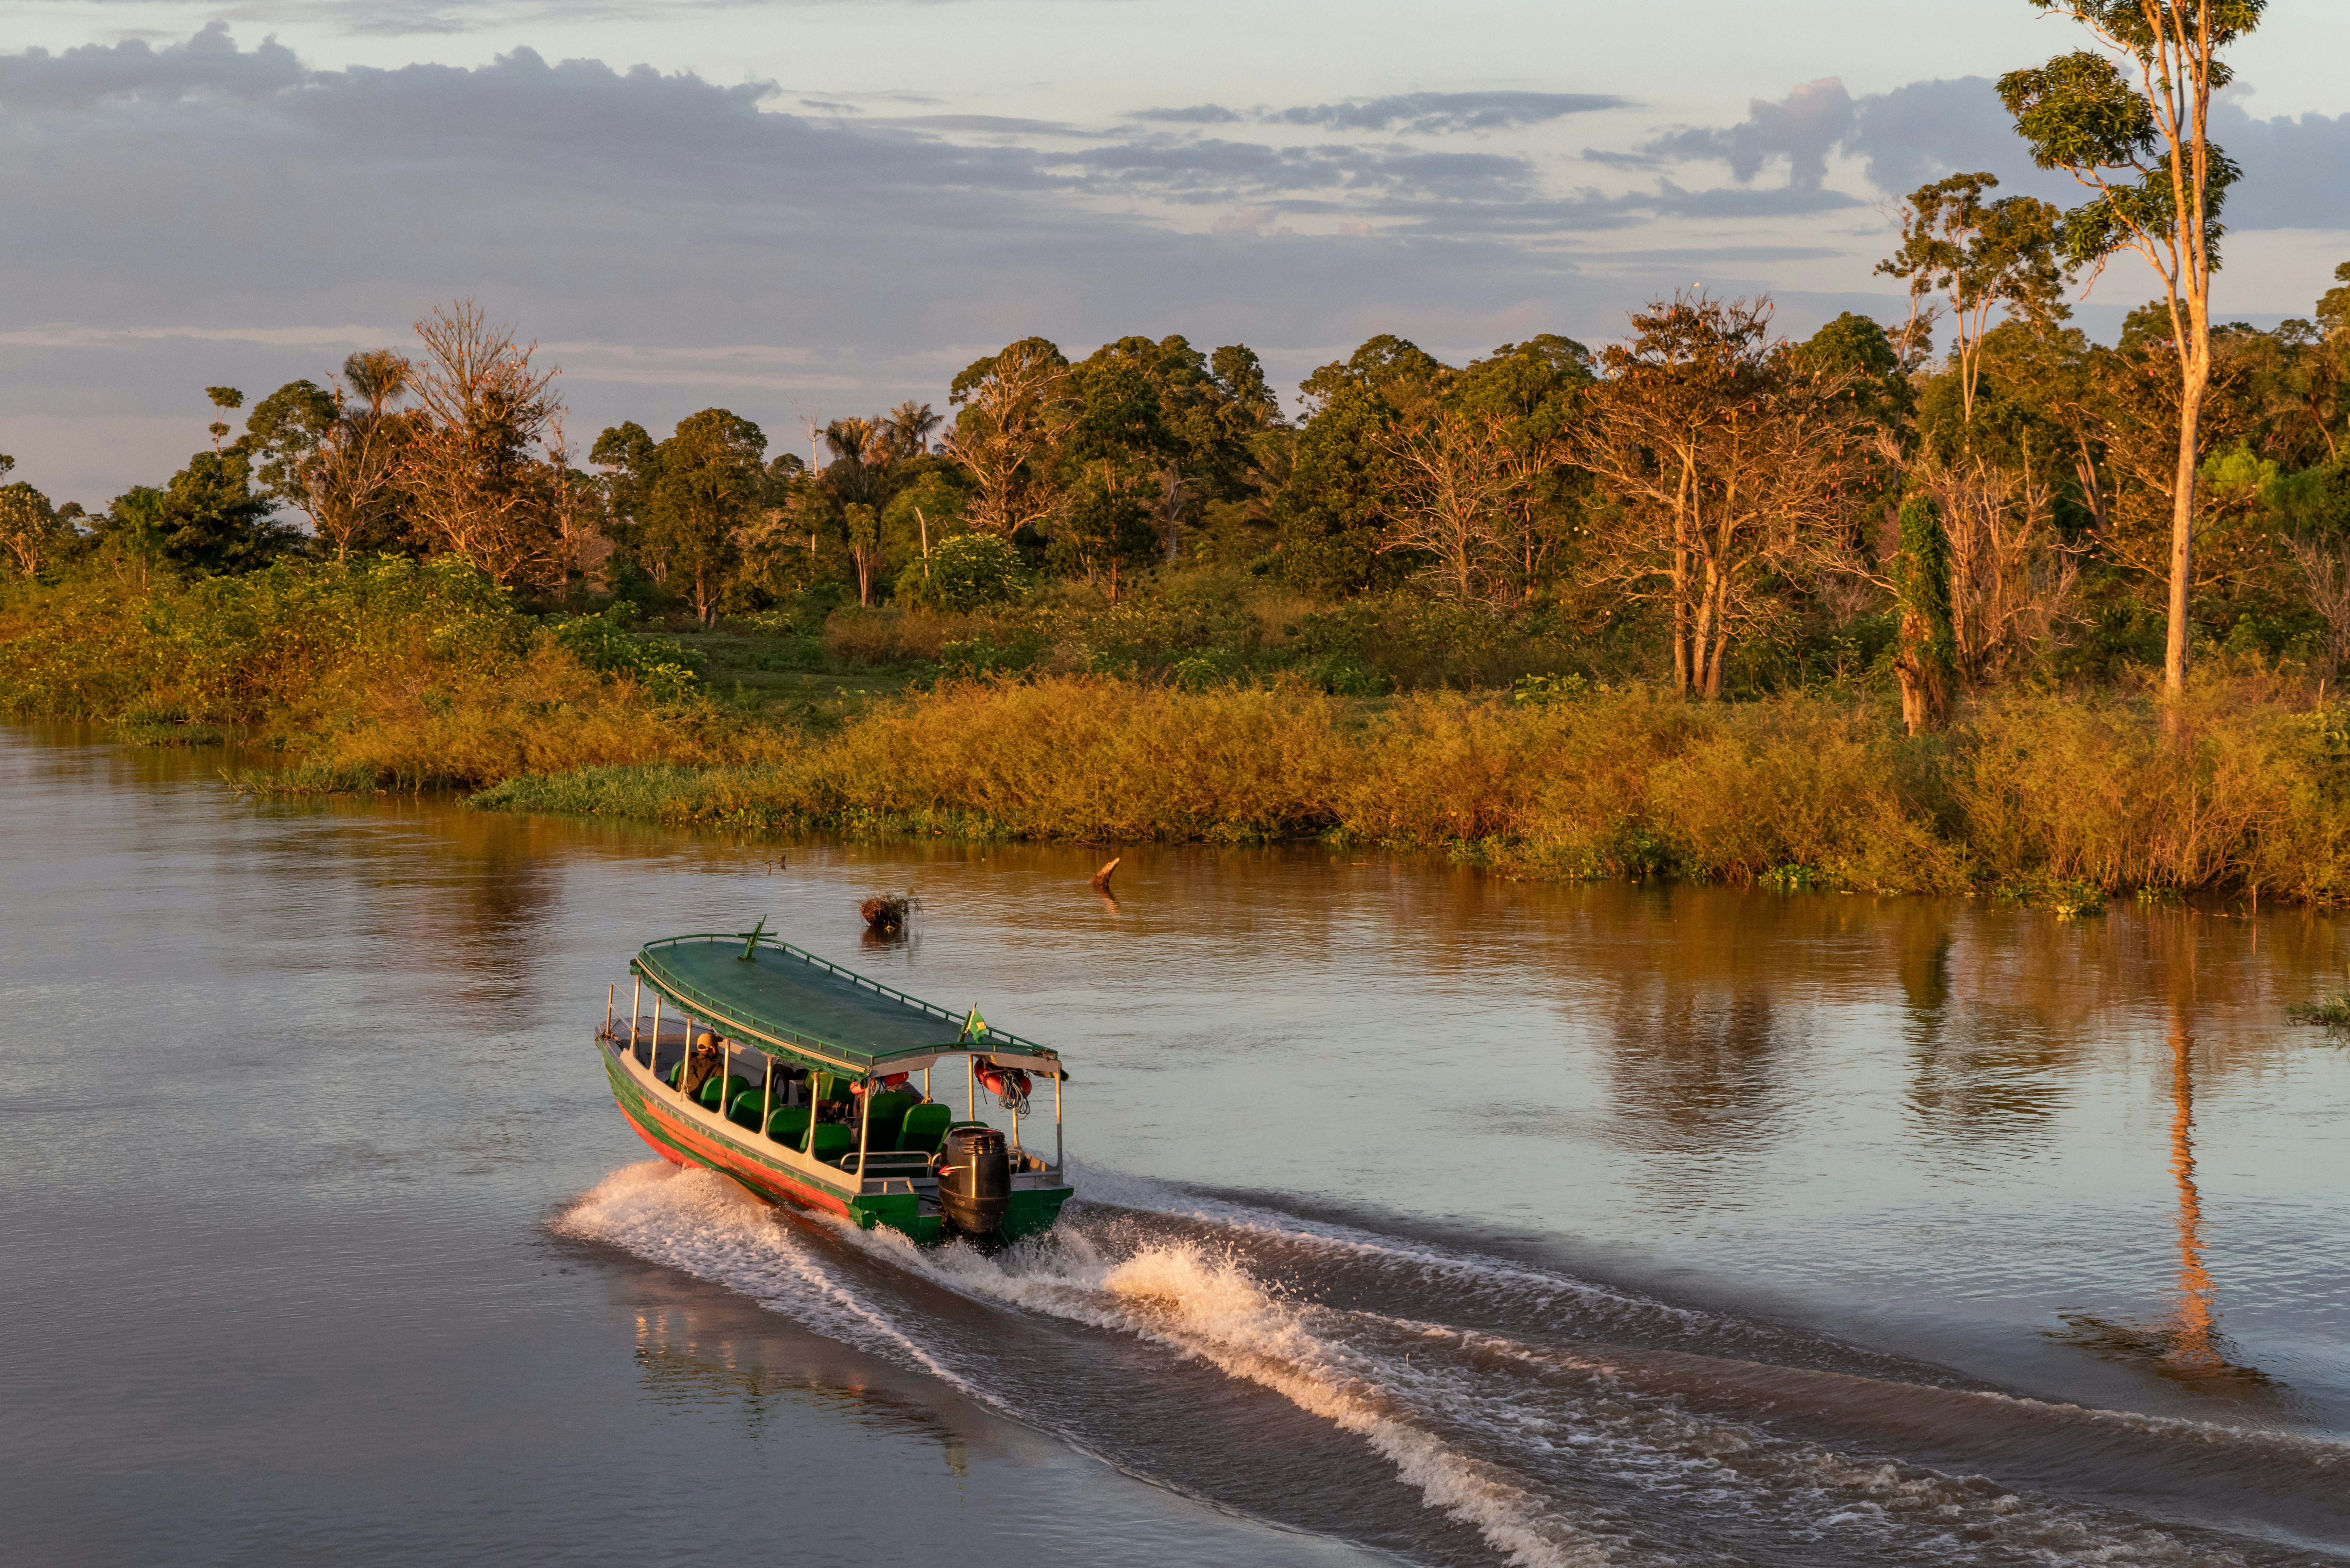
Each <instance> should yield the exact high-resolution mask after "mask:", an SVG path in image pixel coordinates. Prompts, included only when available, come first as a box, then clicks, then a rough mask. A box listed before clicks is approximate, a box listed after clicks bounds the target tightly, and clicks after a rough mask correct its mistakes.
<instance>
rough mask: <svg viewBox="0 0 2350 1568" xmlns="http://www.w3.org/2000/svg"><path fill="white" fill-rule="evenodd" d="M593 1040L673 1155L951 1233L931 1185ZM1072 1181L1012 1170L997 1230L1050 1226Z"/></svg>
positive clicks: (874, 1220)
mask: <svg viewBox="0 0 2350 1568" xmlns="http://www.w3.org/2000/svg"><path fill="white" fill-rule="evenodd" d="M597 1046H598V1051H599V1052H600V1054H602V1056H603V1058H604V1072H605V1075H606V1077H607V1078H608V1080H609V1081H610V1084H611V1088H612V1099H613V1102H614V1104H616V1105H617V1106H619V1111H620V1115H621V1116H624V1117H626V1118H627V1119H628V1123H629V1127H632V1128H634V1129H635V1130H636V1134H637V1136H638V1137H640V1138H642V1139H644V1140H645V1143H646V1145H647V1147H650V1148H651V1149H652V1151H653V1152H654V1153H655V1154H657V1155H659V1156H660V1157H661V1158H663V1159H666V1160H668V1161H669V1162H670V1163H671V1164H672V1165H678V1166H699V1167H701V1168H703V1169H705V1170H714V1171H716V1172H717V1173H718V1174H720V1175H721V1176H723V1177H726V1178H728V1179H730V1180H732V1181H733V1182H735V1183H736V1184H737V1185H739V1186H740V1187H742V1189H743V1190H744V1191H746V1192H748V1193H750V1194H751V1195H752V1196H753V1197H754V1198H757V1199H761V1200H762V1201H764V1202H767V1203H775V1204H783V1203H789V1204H792V1205H795V1207H798V1208H802V1209H816V1210H822V1211H824V1212H826V1213H828V1214H837V1215H839V1216H840V1217H841V1218H843V1219H845V1220H849V1221H851V1222H853V1223H855V1224H856V1225H858V1226H859V1227H861V1228H863V1229H865V1230H868V1231H869V1230H872V1229H873V1228H874V1227H876V1226H878V1225H886V1226H888V1227H889V1229H890V1230H892V1231H899V1232H901V1233H902V1234H904V1235H906V1236H909V1237H910V1238H912V1239H913V1240H914V1241H919V1242H924V1243H931V1242H937V1241H943V1240H945V1239H946V1237H947V1236H948V1235H950V1234H951V1233H952V1232H951V1230H949V1229H948V1228H947V1227H946V1226H945V1225H944V1223H943V1221H942V1220H941V1216H940V1213H939V1209H938V1203H937V1198H936V1194H935V1193H925V1192H923V1191H921V1190H919V1189H917V1188H916V1187H915V1185H914V1184H913V1183H912V1182H910V1181H908V1180H906V1179H903V1178H890V1179H881V1178H876V1179H871V1180H860V1179H858V1177H856V1176H854V1175H851V1174H850V1173H849V1172H847V1171H844V1170H841V1169H840V1168H837V1167H836V1166H830V1165H827V1164H825V1163H824V1162H823V1161H821V1160H817V1159H814V1158H810V1157H808V1156H806V1155H804V1154H802V1153H800V1152H799V1151H798V1150H796V1149H793V1148H789V1147H785V1146H783V1145H780V1144H777V1143H775V1141H774V1140H772V1139H770V1138H767V1137H762V1136H761V1135H759V1134H757V1133H754V1132H753V1131H751V1130H750V1129H749V1128H747V1127H740V1126H737V1125H736V1124H734V1123H733V1122H730V1121H727V1120H725V1119H724V1118H723V1117H721V1116H718V1115H717V1113H716V1112H714V1111H711V1110H707V1109H705V1108H703V1107H702V1106H698V1105H692V1104H689V1103H688V1102H687V1101H686V1100H685V1099H684V1098H683V1097H681V1096H679V1095H678V1093H677V1092H676V1091H675V1090H674V1089H671V1088H669V1087H667V1086H665V1085H661V1084H660V1082H659V1080H657V1079H656V1078H654V1077H653V1075H651V1073H650V1072H649V1071H648V1070H647V1069H646V1068H645V1066H644V1064H642V1063H641V1062H639V1061H637V1060H636V1059H635V1058H634V1057H633V1056H632V1055H631V1054H629V1052H627V1051H626V1050H625V1049H622V1048H619V1047H618V1046H617V1044H616V1043H615V1042H612V1041H609V1040H601V1039H599V1040H598V1042H597ZM1023 1180H1024V1181H1025V1182H1026V1183H1027V1184H1026V1185H1022V1181H1023ZM924 1185H925V1186H928V1185H931V1184H928V1183H925V1184H924ZM1072 1190H1073V1189H1071V1188H1070V1187H1068V1186H1067V1185H1066V1183H1064V1182H1062V1181H1060V1180H1058V1179H1053V1178H1045V1179H1038V1178H1035V1177H1026V1178H1023V1179H1015V1182H1014V1189H1013V1192H1012V1201H1011V1204H1010V1206H1009V1208H1008V1209H1007V1210H1006V1212H1005V1214H1004V1218H1003V1230H1002V1231H1000V1232H998V1235H999V1236H1000V1237H1001V1239H1003V1240H1006V1241H1009V1240H1013V1239H1015V1238H1017V1237H1021V1236H1026V1235H1033V1234H1035V1233H1036V1232H1037V1231H1047V1230H1050V1229H1051V1228H1052V1226H1053V1223H1054V1221H1055V1220H1058V1219H1059V1218H1060V1213H1061V1206H1062V1205H1063V1204H1064V1203H1066V1202H1067V1201H1068V1199H1069V1197H1070V1195H1071V1193H1072Z"/></svg>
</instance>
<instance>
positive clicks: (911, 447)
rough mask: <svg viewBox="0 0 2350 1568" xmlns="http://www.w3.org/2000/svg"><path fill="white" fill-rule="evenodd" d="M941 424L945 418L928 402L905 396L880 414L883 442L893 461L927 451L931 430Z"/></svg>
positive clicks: (929, 445) (905, 459)
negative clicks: (934, 411)
mask: <svg viewBox="0 0 2350 1568" xmlns="http://www.w3.org/2000/svg"><path fill="white" fill-rule="evenodd" d="M944 423H946V421H945V419H943V418H942V417H941V416H940V415H938V414H935V413H932V412H931V405H930V404H928V403H923V402H917V401H915V400H913V399H911V398H908V399H907V400H905V401H904V402H902V403H899V405H898V406H897V407H896V408H894V409H891V410H889V412H888V413H887V414H885V415H883V416H882V419H881V439H882V442H883V444H884V445H885V446H887V447H888V448H889V457H890V459H891V461H892V462H910V461H911V460H912V459H914V458H918V457H920V456H923V455H924V454H926V453H927V452H929V451H930V450H931V432H933V431H936V430H937V429H938V428H939V427H940V426H941V425H942V424H944Z"/></svg>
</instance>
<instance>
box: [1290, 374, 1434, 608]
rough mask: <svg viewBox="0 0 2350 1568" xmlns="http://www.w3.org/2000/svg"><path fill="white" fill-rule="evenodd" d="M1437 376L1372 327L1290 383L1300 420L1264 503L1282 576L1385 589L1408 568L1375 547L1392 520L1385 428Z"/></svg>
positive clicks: (1422, 401) (1405, 413)
mask: <svg viewBox="0 0 2350 1568" xmlns="http://www.w3.org/2000/svg"><path fill="white" fill-rule="evenodd" d="M1445 376H1446V370H1445V367H1444V366H1443V365H1442V364H1441V363H1440V362H1439V361H1438V360H1437V358H1436V357H1435V356H1434V355H1432V354H1430V353H1429V352H1428V351H1427V350H1425V349H1423V348H1420V347H1419V345H1418V344H1416V343H1412V342H1409V341H1408V340H1407V339H1404V338H1401V337H1394V336H1392V335H1390V334H1388V333H1381V334H1380V335H1379V336H1378V337H1373V338H1371V339H1369V340H1368V341H1367V342H1366V343H1364V344H1363V346H1362V347H1361V348H1357V349H1356V350H1355V352H1354V353H1353V354H1351V355H1349V356H1348V357H1347V358H1346V359H1344V360H1339V361H1334V362H1333V363H1331V364H1327V365H1325V366H1323V367H1322V368H1321V369H1318V370H1316V371H1315V372H1314V374H1312V375H1311V376H1308V377H1307V378H1306V379H1305V380H1304V381H1303V382H1301V383H1300V384H1299V388H1298V389H1299V390H1300V391H1302V392H1303V393H1304V394H1305V428H1304V429H1302V430H1301V431H1298V434H1297V443H1296V447H1295V452H1294V453H1293V455H1292V458H1291V462H1290V466H1289V473H1288V477H1287V480H1286V482H1285V483H1284V484H1283V485H1282V487H1281V491H1280V493H1278V494H1277V495H1276V496H1274V503H1273V523H1274V526H1275V527H1276V528H1277V529H1278V530H1279V532H1280V540H1281V543H1280V546H1279V548H1280V552H1281V570H1282V575H1283V576H1285V577H1287V578H1288V579H1289V580H1290V581H1291V582H1293V583H1295V584H1296V585H1297V586H1298V587H1302V588H1305V589H1307V590H1309V591H1311V592H1315V593H1321V594H1344V593H1356V592H1359V591H1361V590H1363V589H1366V588H1377V587H1391V586H1392V585H1394V584H1395V583H1397V582H1399V581H1400V580H1401V579H1402V578H1403V576H1405V575H1406V574H1407V573H1408V572H1409V570H1410V569H1411V562H1410V560H1409V558H1408V557H1407V556H1404V555H1402V554H1401V553H1399V552H1396V551H1390V550H1383V549H1382V548H1381V545H1383V543H1384V542H1385V540H1386V539H1387V536H1388V531H1389V529H1390V528H1391V527H1392V526H1393V525H1394V521H1395V519H1394V515H1393V512H1392V510H1391V508H1390V506H1389V504H1388V503H1389V498H1390V496H1391V493H1392V484H1393V477H1394V476H1393V473H1392V471H1391V467H1390V464H1391V462H1392V458H1391V456H1390V454H1389V452H1388V450H1387V444H1388V430H1389V428H1390V427H1391V426H1392V425H1393V424H1394V423H1395V422H1396V421H1397V420H1398V419H1399V418H1406V417H1411V416H1414V415H1416V414H1418V413H1419V411H1420V410H1422V409H1423V408H1424V407H1425V406H1426V405H1427V404H1428V403H1429V402H1430V401H1431V400H1433V399H1434V398H1435V397H1436V395H1437V393H1438V391H1439V390H1440V389H1441V388H1442V386H1443V385H1444V382H1445Z"/></svg>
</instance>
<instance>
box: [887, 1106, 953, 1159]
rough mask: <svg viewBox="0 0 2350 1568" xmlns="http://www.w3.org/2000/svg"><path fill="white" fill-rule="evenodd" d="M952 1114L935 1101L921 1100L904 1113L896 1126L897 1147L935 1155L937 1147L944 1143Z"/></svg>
mask: <svg viewBox="0 0 2350 1568" xmlns="http://www.w3.org/2000/svg"><path fill="white" fill-rule="evenodd" d="M953 1119H954V1113H953V1112H952V1111H951V1110H949V1109H947V1108H946V1106H942V1105H941V1104H939V1102H938V1101H936V1100H923V1101H921V1102H920V1103H919V1104H917V1105H915V1106H913V1107H912V1108H911V1109H910V1110H909V1111H907V1113H906V1119H905V1120H903V1121H901V1122H899V1124H898V1147H899V1148H902V1149H911V1150H914V1151H916V1152H918V1153H921V1154H936V1153H938V1152H939V1145H941V1143H943V1142H945V1141H946V1136H947V1123H949V1122H951V1121H952V1120H953Z"/></svg>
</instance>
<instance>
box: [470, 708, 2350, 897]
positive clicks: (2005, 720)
mask: <svg viewBox="0 0 2350 1568" xmlns="http://www.w3.org/2000/svg"><path fill="white" fill-rule="evenodd" d="M2332 726H2334V721H2332V720H2330V719H2329V718H2328V717H2327V716H2326V715H2324V714H2321V713H2313V712H2312V711H2308V710H2306V709H2305V708H2303V707H2301V706H2299V705H2298V699H2297V697H2296V695H2295V693H2294V692H2293V691H2291V690H2290V689H2289V688H2287V687H2285V686H2284V685H2282V684H2281V683H2278V682H2275V681H2272V680H2233V681H2213V682H2210V683H2208V684H2207V685H2206V686H2204V687H2202V688H2201V689H2199V691H2198V692H2197V693H2196V695H2195V697H2194V698H2193V699H2192V700H2191V701H2190V702H2189V706H2188V710H2187V713H2186V715H2185V719H2184V722H2183V723H2182V725H2181V733H2180V737H2179V739H2178V740H2177V741H2173V740H2172V739H2170V738H2168V736H2167V735H2166V733H2165V731H2164V728H2163V725H2162V722H2161V718H2160V714H2159V712H2158V710H2157V709H2156V707H2155V705H2154V704H2153V703H2152V702H2151V701H2143V700H2141V701H2119V700H2114V699H2077V698H2057V697H2040V696H2026V695H2018V696H2012V697H2003V698H1997V699H1991V700H1987V701H1982V702H1980V703H1978V704H1977V705H1976V706H1975V707H1974V708H1973V710H1972V711H1970V714H1969V715H1968V717H1967V720H1966V722H1965V723H1964V724H1963V725H1962V726H1961V727H1960V729H1958V730H1956V731H1954V732H1952V733H1951V734H1950V735H1949V736H1946V737H1941V738H1934V739H1928V740H1924V741H1912V740H1910V739H1908V737H1907V736H1905V735H1903V734H1902V733H1901V732H1900V731H1899V728H1898V722H1897V721H1896V719H1895V716H1894V715H1893V714H1892V713H1891V712H1890V711H1880V710H1878V709H1876V708H1872V707H1867V706H1856V705H1853V704H1850V703H1845V702H1836V701H1827V700H1825V699H1818V698H1803V697H1791V698H1784V699H1780V700H1776V701H1770V702H1763V703H1754V704H1742V705H1735V706H1732V705H1719V706H1694V705H1690V704H1686V703H1682V702H1679V701H1673V700H1671V699H1669V698H1668V697H1663V696H1659V695H1657V694H1654V693H1650V692H1648V691H1638V690H1634V691H1619V692H1612V693H1601V694H1597V695H1594V696H1591V697H1588V698H1585V699H1582V700H1578V701H1571V702H1564V703H1559V704H1555V705H1554V706H1551V707H1548V708H1544V709H1527V708H1520V707H1513V706H1512V705H1509V704H1506V703H1503V702H1500V701H1492V700H1490V699H1479V698H1472V697H1466V696H1461V695H1458V694H1443V693H1435V694H1422V695H1417V696H1411V697H1406V698H1402V699H1399V700H1397V701H1394V702H1392V703H1389V704H1387V705H1384V706H1383V707H1379V708H1377V709H1369V710H1367V709H1366V708H1365V707H1364V706H1363V705H1361V704H1356V703H1349V702H1347V701H1345V700H1343V699H1338V698H1333V697H1329V696H1326V695H1324V694H1322V693H1320V692H1317V691H1311V690H1309V689H1307V688H1305V687H1304V686H1303V685H1298V684H1285V683H1277V684H1274V685H1272V686H1259V687H1251V686H1241V685H1233V686H1228V687H1224V688H1221V689H1217V690H1211V691H1203V692H1185V691H1178V690H1175V689H1172V688H1168V687H1163V686H1156V685H1147V684H1140V683H1137V682H1132V681H1125V680H1113V679H1109V678H1105V677H1046V678H1042V679H1038V680H1034V681H1028V682H986V681H982V682H966V683H957V684H949V685H945V686H941V688H940V689H938V690H937V691H931V692H928V693H923V694H919V695H916V696H913V697H910V698H909V699H908V700H906V701H903V702H900V703H897V704H893V705H890V706H888V707H884V708H880V709H877V710H875V711H871V712H869V713H868V714H866V715H865V716H863V717H862V718H860V719H858V720H856V721H854V722H851V723H849V724H848V725H847V727H846V728H845V729H843V730H842V732H840V733H838V734H837V735H834V736H830V737H824V738H809V739H806V740H803V741H800V742H796V743H795V745H792V746H790V747H788V748H780V749H779V750H778V751H777V752H776V753H775V754H773V755H771V756H770V757H768V758H766V759H764V761H762V762H761V763H757V764H755V765H750V766H740V767H722V768H714V769H699V770H697V769H668V770H657V771H656V770H646V769H639V768H629V769H616V770H609V771H607V772H605V773H602V774H575V775H571V776H567V777H562V778H553V779H530V778H521V779H516V780H515V781H513V782H512V783H510V784H507V785H505V786H503V787H502V788H500V789H499V790H496V791H494V792H492V793H491V794H488V795H486V796H484V797H483V803H484V805H496V806H502V807H504V808H508V809H515V810H567V811H605V812H611V813H614V814H618V815H640V816H650V817H655V818H658V819H660V820H666V821H671V822H676V823H681V824H685V823H701V824H712V825H725V826H733V827H737V828H741V829H746V830H753V831H775V830H780V829H786V828H789V829H799V830H824V831H833V832H847V833H860V832H915V833H951V834H955V835H962V836H1014V837H1029V838H1058V839H1096V840H1137V839H1162V840H1207V841H1234V840H1248V839H1276V838H1287V837H1296V836H1308V835H1320V836H1326V837H1328V838H1331V839H1334V840H1344V841H1352V842H1357V843H1367V844H1375V845H1378V846H1385V847H1388V848H1393V849H1399V850H1438V851H1443V852H1447V853H1451V854H1452V855H1455V856H1458V857H1463V858H1467V859H1471V860H1474V861H1480V862H1482V863H1485V864H1489V865H1492V866H1495V867H1500V868H1503V869H1506V870H1509V871H1512V872H1514V873H1519V874H1524V875H1535V876H1549V877H1560V876H1565V877H1614V876H1648V875H1657V874H1665V875H1675V876H1680V877H1700V878H1708V879H1720V880H1727V881H1731V882H1734V883H1742V884H1743V883H1752V882H1756V881H1761V880H1765V879H1777V880H1781V881H1783V882H1786V881H1792V882H1794V883H1796V884H1799V885H1822V886H1835V887H1845V888H1857V889H1867V890H1876V891H1885V892H1955V891H1960V890H1965V889H1969V888H1977V887H2007V888H2028V887H2033V886H2041V885H2052V884H2057V883H2064V884H2074V883H2080V884H2086V885H2087V886H2088V887H2089V888H2094V889H2095V890H2098V891H2102V892H2106V893H2113V892H2120V891H2125V890H2128V889H2131V888H2162V889H2175V890H2178V891H2191V890H2196V889H2201V888H2242V889H2246V890H2250V891H2253V892H2255V893H2257V894H2261V895H2264V896H2270V897H2284V898H2299V899H2308V900H2319V901H2324V900H2331V899H2334V898H2341V897H2344V896H2345V894H2350V811H2346V810H2345V805H2344V804H2343V802H2344V800H2345V792H2344V789H2343V787H2342V786H2343V784H2345V781H2350V771H2345V769H2350V737H2345V735H2344V734H2343V733H2342V732H2340V730H2339V728H2338V727H2332Z"/></svg>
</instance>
